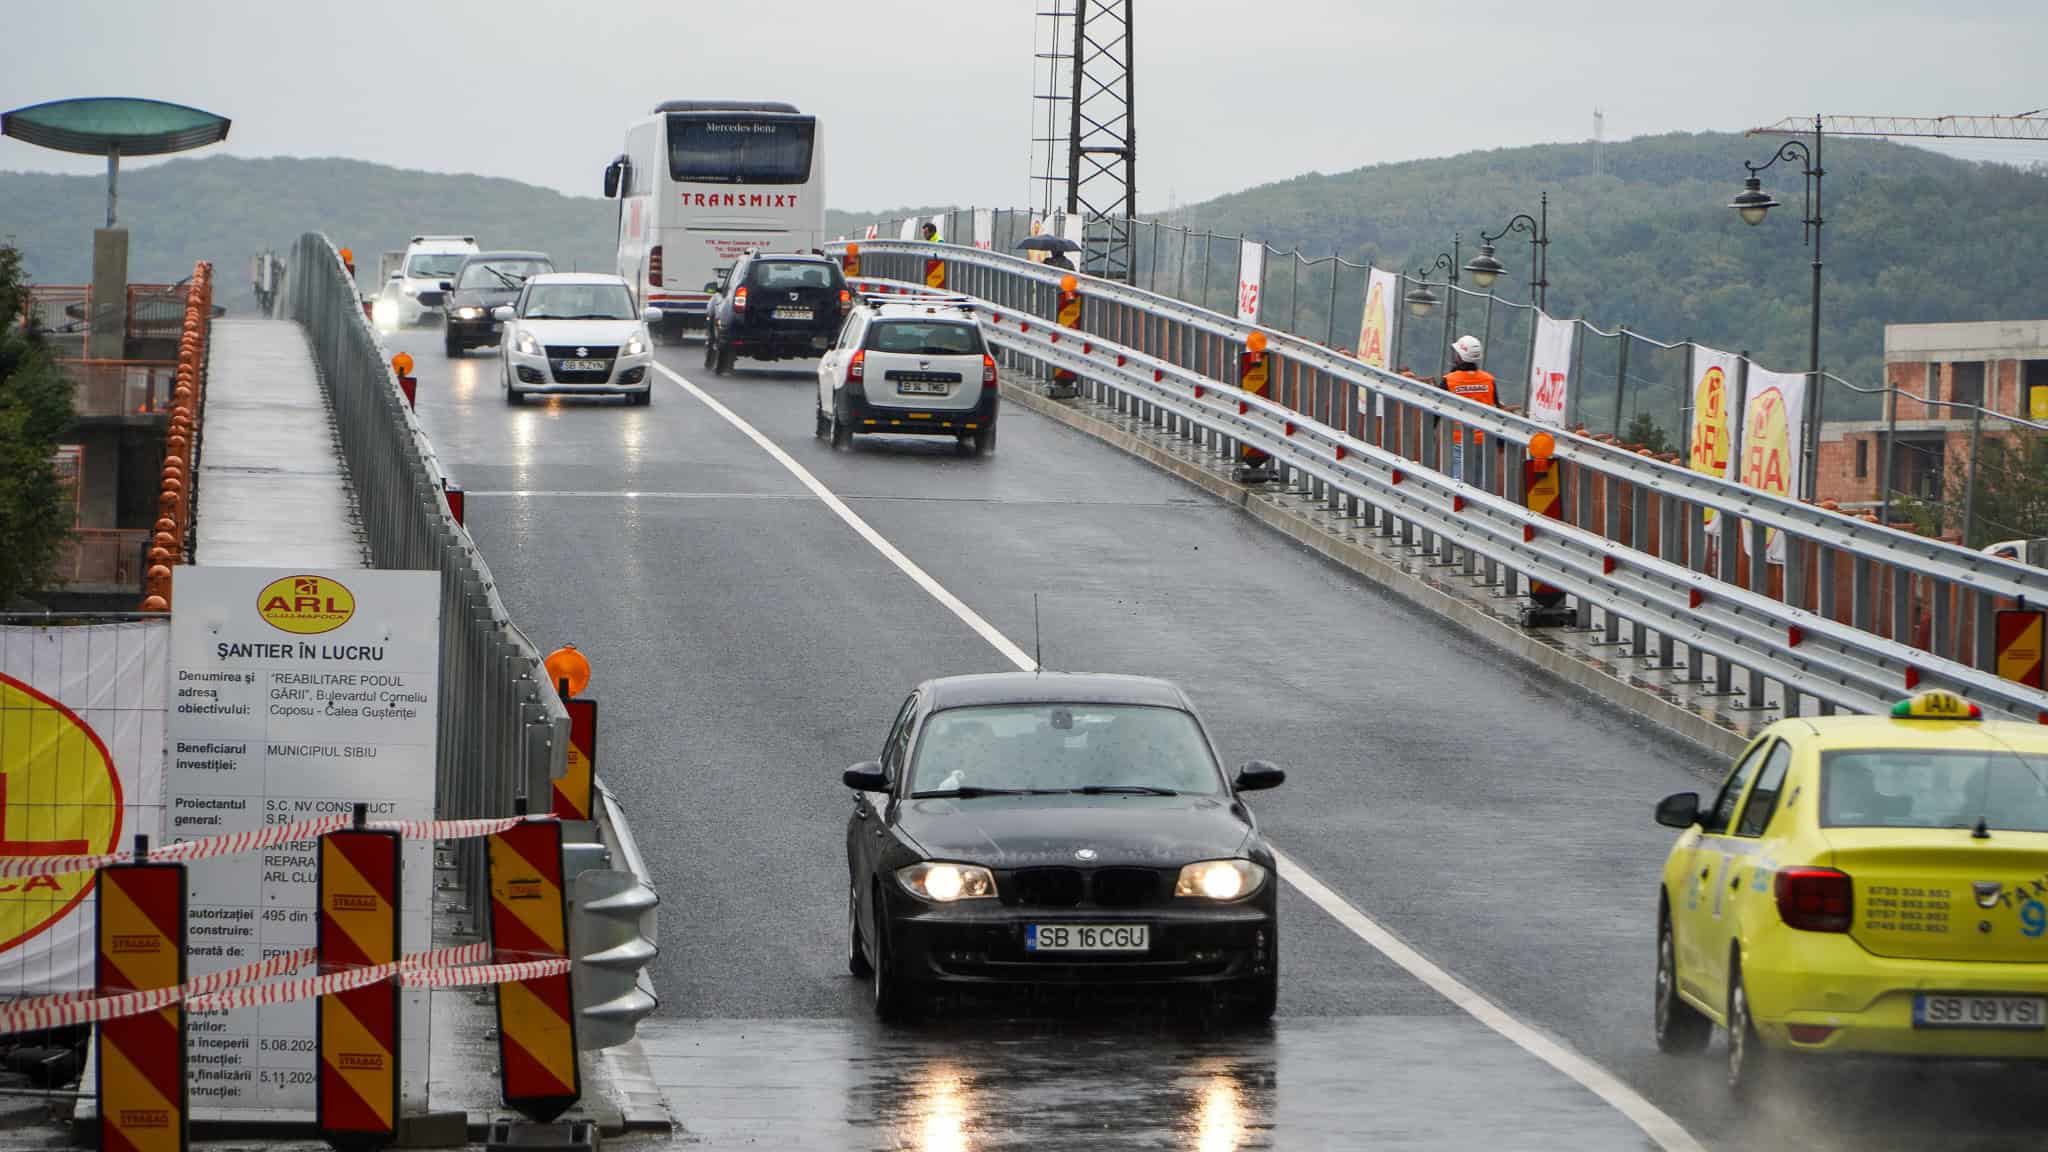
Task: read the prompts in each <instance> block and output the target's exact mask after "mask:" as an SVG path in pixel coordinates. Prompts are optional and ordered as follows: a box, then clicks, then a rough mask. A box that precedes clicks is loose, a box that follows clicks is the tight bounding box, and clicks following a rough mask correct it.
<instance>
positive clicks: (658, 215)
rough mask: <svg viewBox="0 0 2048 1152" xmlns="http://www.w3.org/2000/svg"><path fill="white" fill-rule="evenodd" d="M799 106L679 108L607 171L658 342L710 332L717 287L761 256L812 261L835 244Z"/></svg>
mask: <svg viewBox="0 0 2048 1152" xmlns="http://www.w3.org/2000/svg"><path fill="white" fill-rule="evenodd" d="M823 144H824V141H823V139H822V138H821V134H820V132H819V127H818V121H817V118H816V117H814V116H806V115H804V114H803V113H801V112H799V111H797V109H796V107H795V105H791V104H780V103H760V102H756V103H749V102H745V101H735V100H671V101H669V102H667V103H665V104H661V105H659V106H657V107H656V108H655V109H654V111H653V112H651V113H649V114H648V115H647V116H646V117H644V118H642V119H640V120H636V121H634V123H633V124H632V126H631V127H629V128H628V129H627V130H626V151H625V153H624V154H623V155H621V156H619V157H618V158H617V159H615V160H613V161H612V162H611V164H610V165H608V166H607V167H606V168H605V171H604V194H605V196H606V198H607V199H616V200H618V201H619V212H618V217H619V223H618V237H619V275H621V276H623V277H625V278H626V281H627V282H628V283H630V284H634V285H637V286H638V288H637V290H638V292H639V296H640V300H641V303H642V306H643V307H648V308H653V309H656V310H658V311H659V312H661V314H662V317H663V320H662V322H661V323H660V324H658V325H656V326H655V331H656V334H657V335H659V336H663V337H666V338H668V339H675V338H678V337H680V335H681V334H682V332H683V330H684V329H685V328H702V327H703V325H704V317H705V310H706V306H707V304H708V302H709V300H710V296H711V293H710V292H709V291H707V290H706V288H705V285H707V284H709V283H710V282H712V281H714V280H717V279H718V278H719V277H720V276H722V275H723V274H724V273H725V271H726V270H727V269H730V268H731V267H732V265H733V262H734V261H736V260H738V259H739V258H740V257H741V256H744V255H746V254H747V253H748V252H751V251H762V252H808V251H810V250H812V249H814V248H818V247H820V246H821V245H823V244H824V242H825V150H824V147H823Z"/></svg>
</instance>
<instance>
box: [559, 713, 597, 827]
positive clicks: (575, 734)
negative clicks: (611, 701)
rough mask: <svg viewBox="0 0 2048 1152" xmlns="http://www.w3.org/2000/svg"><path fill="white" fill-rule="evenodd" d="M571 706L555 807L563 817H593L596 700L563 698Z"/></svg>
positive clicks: (595, 767)
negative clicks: (567, 745) (565, 751)
mask: <svg viewBox="0 0 2048 1152" xmlns="http://www.w3.org/2000/svg"><path fill="white" fill-rule="evenodd" d="M562 703H563V704H564V705H565V706H566V707H567V708H568V709H569V750H568V755H567V756H566V757H565V759H566V760H567V767H565V768H564V769H563V770H562V778H561V779H560V780H557V781H555V782H554V796H555V799H554V805H553V808H552V811H553V812H554V814H555V815H556V816H557V817H559V818H561V819H563V820H588V819H590V793H591V781H592V780H594V779H596V777H597V701H595V700H591V699H589V698H587V697H578V698H576V699H574V700H565V701H563V702H562Z"/></svg>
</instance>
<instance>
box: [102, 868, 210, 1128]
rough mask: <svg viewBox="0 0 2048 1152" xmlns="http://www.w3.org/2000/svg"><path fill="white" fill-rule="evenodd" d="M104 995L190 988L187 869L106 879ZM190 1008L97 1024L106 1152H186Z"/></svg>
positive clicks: (110, 872)
mask: <svg viewBox="0 0 2048 1152" xmlns="http://www.w3.org/2000/svg"><path fill="white" fill-rule="evenodd" d="M95 935H96V937H97V942H98V949H99V954H98V957H97V959H96V961H95V964H94V979H93V992H94V994H95V995H96V996H118V995H121V994H122V993H125V992H147V991H150V990H152V989H156V988H174V987H176V986H178V985H180V984H183V983H184V982H185V866H184V865H182V864H117V865H113V866H110V867H106V868H102V869H100V872H99V911H98V924H97V927H96V932H95ZM187 1103H188V1098H187V1095H186V1078H185V1008H184V1006H183V1005H180V1004H173V1005H171V1006H170V1007H168V1008H164V1009H161V1010H159V1011H156V1012H144V1013H142V1014H141V1015H138V1016H128V1017H124V1018H121V1019H116V1020H103V1021H101V1022H100V1025H99V1112H100V1123H99V1146H100V1147H101V1148H109V1149H113V1148H119V1149H124V1150H129V1149H132V1150H133V1152H184V1149H185V1147H186V1146H187V1143H188V1140H189V1131H190V1122H189V1119H188V1112H189V1109H188V1107H187Z"/></svg>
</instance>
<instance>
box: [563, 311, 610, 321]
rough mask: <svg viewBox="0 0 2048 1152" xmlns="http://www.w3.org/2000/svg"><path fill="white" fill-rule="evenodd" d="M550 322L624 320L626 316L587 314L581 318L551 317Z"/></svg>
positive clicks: (599, 313)
mask: <svg viewBox="0 0 2048 1152" xmlns="http://www.w3.org/2000/svg"><path fill="white" fill-rule="evenodd" d="M548 319H550V320H624V319H625V317H624V316H608V315H605V314H604V313H602V312H586V313H584V314H583V315H581V316H550V317H548Z"/></svg>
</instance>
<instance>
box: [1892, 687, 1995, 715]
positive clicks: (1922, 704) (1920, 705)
mask: <svg viewBox="0 0 2048 1152" xmlns="http://www.w3.org/2000/svg"><path fill="white" fill-rule="evenodd" d="M1983 718H1984V710H1983V709H1981V708H1979V707H1977V706H1976V705H1975V704H1972V703H1970V702H1969V701H1968V700H1965V699H1963V698H1962V697H1961V696H1959V695H1957V694H1956V693H1954V692H1950V691H1947V690H1945V689H1941V688H1931V689H1929V690H1927V691H1925V692H1921V693H1919V694H1918V695H1915V696H1910V697H1908V698H1906V699H1904V700H1901V701H1899V702H1898V703H1897V704H1894V705H1892V719H1894V720H1982V719H1983Z"/></svg>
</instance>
